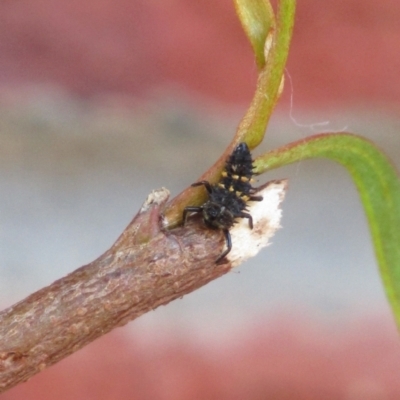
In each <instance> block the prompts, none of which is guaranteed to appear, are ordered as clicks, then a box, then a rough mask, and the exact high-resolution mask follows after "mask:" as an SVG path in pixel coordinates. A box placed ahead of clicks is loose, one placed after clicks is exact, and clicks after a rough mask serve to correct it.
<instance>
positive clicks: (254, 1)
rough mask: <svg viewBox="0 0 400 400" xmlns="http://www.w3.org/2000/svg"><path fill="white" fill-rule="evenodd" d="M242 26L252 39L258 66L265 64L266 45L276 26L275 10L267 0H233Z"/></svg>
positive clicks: (250, 39)
mask: <svg viewBox="0 0 400 400" xmlns="http://www.w3.org/2000/svg"><path fill="white" fill-rule="evenodd" d="M233 3H234V4H235V8H236V14H237V15H238V17H239V19H240V22H241V24H242V28H243V30H244V32H245V33H246V35H247V38H248V39H249V41H250V44H251V46H252V48H253V52H254V56H255V58H256V62H257V66H258V68H260V69H261V68H263V67H264V65H265V56H264V45H265V40H266V38H267V34H268V32H269V31H270V30H271V29H273V27H274V26H275V16H274V10H273V9H272V6H271V4H270V3H269V1H266V0H233Z"/></svg>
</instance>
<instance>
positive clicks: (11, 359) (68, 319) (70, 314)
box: [0, 181, 286, 393]
mask: <svg viewBox="0 0 400 400" xmlns="http://www.w3.org/2000/svg"><path fill="white" fill-rule="evenodd" d="M263 190H265V192H260V193H261V194H263V196H264V200H263V201H265V203H266V204H264V205H263V204H261V203H260V202H257V203H256V206H257V207H258V209H259V211H257V210H256V209H254V211H255V215H256V214H257V213H259V212H261V215H258V216H257V217H256V219H255V224H254V229H253V230H250V229H249V228H248V225H246V224H244V225H243V224H242V225H241V224H240V223H239V224H237V227H236V228H234V229H233V230H235V232H233V236H232V237H233V238H234V237H235V238H236V236H235V235H238V236H237V237H238V239H234V240H236V241H237V242H238V243H237V245H236V247H237V249H236V250H235V249H233V251H232V257H233V258H231V259H228V258H226V259H224V260H225V263H223V264H216V263H215V260H216V259H217V257H218V256H219V255H220V254H221V251H222V249H223V246H224V244H225V238H224V235H223V234H222V232H221V231H219V230H212V229H207V228H205V226H204V224H202V223H199V218H196V217H194V218H191V219H190V221H189V222H188V224H187V225H186V226H185V227H180V228H176V229H174V230H172V231H163V230H162V228H160V227H161V226H162V224H161V221H160V219H161V218H162V213H161V211H162V210H163V207H164V204H165V202H166V201H167V199H168V195H169V193H168V191H167V190H166V189H161V190H159V191H155V192H153V193H152V194H151V195H150V196H149V198H148V199H147V200H146V202H145V204H144V205H143V206H142V208H141V210H140V211H139V213H138V214H137V216H136V217H135V218H134V219H133V221H132V222H131V223H130V224H129V226H128V227H127V228H126V229H125V231H124V232H123V233H122V235H121V236H120V237H119V238H118V240H117V241H116V242H115V244H114V245H113V246H112V247H111V248H110V249H109V250H108V251H107V252H105V253H104V254H103V255H102V256H100V257H99V258H98V259H97V260H95V261H93V262H92V263H90V264H88V265H85V266H83V267H81V268H79V269H77V270H76V271H74V272H73V273H71V274H69V275H67V276H66V277H64V278H62V279H60V280H58V281H56V282H54V283H53V284H52V285H50V286H48V287H45V288H43V289H41V290H39V291H38V292H36V293H34V294H32V295H30V296H29V297H27V298H26V299H24V300H22V301H21V302H19V303H17V304H16V305H14V306H12V307H10V308H8V309H6V310H4V311H2V312H0V393H1V392H4V391H5V390H7V389H10V388H11V387H13V386H15V385H16V384H18V383H20V382H24V381H26V380H27V379H29V378H30V377H32V376H33V375H35V374H36V373H38V372H40V371H41V370H43V369H44V368H47V367H49V366H50V365H53V364H54V363H56V362H57V361H60V360H61V359H63V358H65V357H67V356H68V355H70V354H72V353H73V352H75V351H77V350H79V349H80V348H82V347H83V346H85V345H86V344H88V343H90V342H92V341H93V340H94V339H96V338H98V337H99V336H101V335H104V334H105V333H107V332H109V331H111V330H112V329H113V328H115V327H118V326H122V325H125V324H126V323H127V322H129V321H131V320H133V319H135V318H137V317H138V316H140V315H142V314H144V313H146V312H147V311H150V310H153V309H155V308H156V307H158V306H160V305H163V304H167V303H169V302H170V301H172V300H174V299H177V298H180V297H182V296H183V295H185V294H187V293H189V292H192V291H193V290H195V289H197V288H199V287H201V286H203V285H205V284H206V283H208V282H210V281H212V280H213V279H215V278H217V277H219V276H221V275H223V274H225V273H227V272H228V271H230V270H231V268H232V265H237V264H238V263H240V261H241V259H243V258H247V257H250V256H251V255H253V254H255V252H257V251H258V250H259V249H260V248H261V247H262V246H264V245H266V244H267V242H268V238H269V237H270V236H272V235H273V234H274V232H275V230H276V229H277V228H278V227H279V220H280V215H281V211H280V209H279V206H280V202H281V201H282V200H283V195H284V192H285V190H286V181H273V182H270V183H269V184H267V185H265V186H264V189H263ZM250 232H251V233H250ZM246 235H247V236H249V235H253V238H252V239H250V242H251V243H252V244H249V243H246V239H245V236H246ZM239 238H241V239H239ZM234 244H235V243H234ZM241 244H242V245H244V246H245V248H243V249H241ZM252 246H253V250H252V249H251V247H252ZM229 256H230V255H229Z"/></svg>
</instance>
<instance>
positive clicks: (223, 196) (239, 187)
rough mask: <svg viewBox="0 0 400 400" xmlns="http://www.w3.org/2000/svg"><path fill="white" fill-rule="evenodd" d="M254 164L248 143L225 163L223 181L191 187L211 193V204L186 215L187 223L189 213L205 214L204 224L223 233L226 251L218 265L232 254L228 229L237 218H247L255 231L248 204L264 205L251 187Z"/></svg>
mask: <svg viewBox="0 0 400 400" xmlns="http://www.w3.org/2000/svg"><path fill="white" fill-rule="evenodd" d="M253 169H254V166H253V160H252V158H251V153H250V150H249V148H248V147H247V144H246V143H239V144H238V145H237V146H236V147H235V149H234V150H233V152H232V154H231V155H230V156H229V157H228V159H227V160H226V164H225V168H224V170H223V171H222V175H221V179H220V181H219V182H218V183H217V184H214V185H211V184H210V183H209V182H207V181H201V182H196V183H194V184H193V185H192V186H204V187H205V188H206V190H207V192H208V196H209V197H208V200H207V201H206V202H205V203H204V204H203V205H202V206H200V207H197V206H189V207H186V208H185V210H184V212H183V221H184V223H185V221H186V217H187V215H188V213H198V212H201V213H202V214H203V220H204V223H205V224H206V225H207V226H209V227H210V228H213V229H222V230H223V231H224V234H225V240H226V245H227V249H226V250H225V251H224V252H223V253H222V254H221V255H220V256H219V257H218V259H217V262H218V261H220V260H221V259H222V258H224V257H225V256H226V255H227V254H228V253H229V252H230V250H231V248H232V243H231V236H230V233H229V229H230V228H231V227H232V226H233V224H234V223H235V222H236V221H235V220H236V219H237V218H247V219H248V221H249V227H250V228H253V219H252V217H251V215H250V214H248V213H246V212H245V211H246V209H247V202H248V201H261V200H262V197H261V196H254V194H255V193H256V191H257V189H255V188H253V187H252V186H251V178H252V177H253V175H254V172H253Z"/></svg>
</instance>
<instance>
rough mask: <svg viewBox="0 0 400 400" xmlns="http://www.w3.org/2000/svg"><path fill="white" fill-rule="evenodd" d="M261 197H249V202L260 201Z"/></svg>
mask: <svg viewBox="0 0 400 400" xmlns="http://www.w3.org/2000/svg"><path fill="white" fill-rule="evenodd" d="M262 200H263V197H262V196H250V197H249V201H262Z"/></svg>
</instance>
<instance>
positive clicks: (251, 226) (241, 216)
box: [235, 212, 253, 229]
mask: <svg viewBox="0 0 400 400" xmlns="http://www.w3.org/2000/svg"><path fill="white" fill-rule="evenodd" d="M235 217H239V218H247V219H248V220H249V227H250V229H253V217H252V216H251V215H250V214H247V213H244V212H241V213H239V214H238V215H235Z"/></svg>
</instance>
